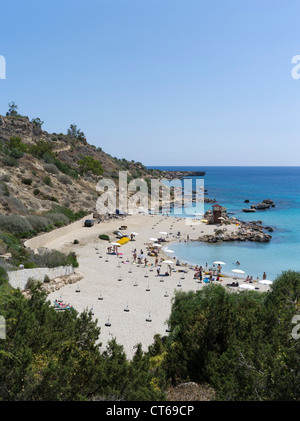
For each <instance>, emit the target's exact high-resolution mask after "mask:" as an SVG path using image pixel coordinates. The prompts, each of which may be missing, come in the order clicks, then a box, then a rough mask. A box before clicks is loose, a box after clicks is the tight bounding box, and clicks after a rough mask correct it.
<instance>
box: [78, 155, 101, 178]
mask: <svg viewBox="0 0 300 421" xmlns="http://www.w3.org/2000/svg"><path fill="white" fill-rule="evenodd" d="M78 165H79V169H80V172H81V174H84V173H86V172H88V171H91V172H92V173H93V174H94V175H102V174H103V168H102V165H101V164H100V162H99V161H97V160H96V159H95V158H93V157H92V156H84V157H83V158H82V159H80V160H79V161H78Z"/></svg>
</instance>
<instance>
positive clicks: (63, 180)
mask: <svg viewBox="0 0 300 421" xmlns="http://www.w3.org/2000/svg"><path fill="white" fill-rule="evenodd" d="M58 181H59V182H60V183H62V184H66V185H68V184H72V180H71V179H70V178H69V177H68V176H66V175H60V176H59V177H58Z"/></svg>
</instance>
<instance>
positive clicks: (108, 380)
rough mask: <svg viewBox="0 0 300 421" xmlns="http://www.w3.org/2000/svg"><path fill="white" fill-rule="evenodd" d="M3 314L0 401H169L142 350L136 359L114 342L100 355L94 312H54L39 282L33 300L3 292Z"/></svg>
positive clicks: (0, 303) (0, 298) (33, 288)
mask: <svg viewBox="0 0 300 421" xmlns="http://www.w3.org/2000/svg"><path fill="white" fill-rule="evenodd" d="M0 314H1V315H2V316H3V317H4V318H5V320H6V340H5V341H0V400H1V401H80V400H86V401H87V400H121V401H123V400H126V401H143V400H149V401H159V400H163V399H165V395H164V394H163V393H162V391H161V390H159V389H157V388H156V387H155V386H154V385H153V375H152V371H151V367H150V361H149V357H148V356H147V355H145V354H144V353H143V352H142V351H141V347H140V346H138V347H137V350H136V353H135V355H134V357H133V359H132V361H128V360H127V359H126V356H125V353H124V350H123V347H122V346H119V345H118V344H117V343H116V341H115V340H112V341H111V342H110V343H109V344H108V346H107V348H106V350H105V351H104V352H102V353H101V351H100V346H101V344H100V343H99V342H98V338H99V335H100V328H99V327H98V326H97V322H96V321H94V320H93V317H92V314H91V312H87V311H85V312H83V313H81V314H78V313H77V311H76V310H69V311H64V312H56V311H55V309H54V307H53V306H52V304H51V303H50V302H49V301H47V297H46V293H43V292H41V291H40V286H39V284H38V285H37V284H36V283H34V282H32V286H31V290H30V297H29V299H26V298H25V297H24V296H23V295H22V293H21V292H20V291H14V292H11V291H7V293H5V294H1V295H0ZM100 339H101V336H100Z"/></svg>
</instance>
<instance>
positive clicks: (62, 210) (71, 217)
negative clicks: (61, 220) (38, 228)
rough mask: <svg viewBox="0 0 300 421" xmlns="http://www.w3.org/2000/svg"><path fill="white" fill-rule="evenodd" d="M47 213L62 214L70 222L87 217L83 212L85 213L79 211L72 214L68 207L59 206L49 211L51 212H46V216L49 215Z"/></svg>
mask: <svg viewBox="0 0 300 421" xmlns="http://www.w3.org/2000/svg"><path fill="white" fill-rule="evenodd" d="M49 213H62V214H63V215H65V216H66V217H67V218H68V219H69V221H71V222H74V221H77V220H78V219H81V218H83V217H84V216H86V215H87V212H85V211H82V210H80V211H78V212H73V211H72V210H71V209H69V208H68V207H66V206H60V205H56V206H53V208H52V209H51V211H48V212H47V214H49ZM47 214H46V215H47Z"/></svg>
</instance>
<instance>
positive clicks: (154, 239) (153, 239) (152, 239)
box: [149, 237, 158, 241]
mask: <svg viewBox="0 0 300 421" xmlns="http://www.w3.org/2000/svg"><path fill="white" fill-rule="evenodd" d="M149 240H151V241H158V239H157V238H153V237H151V238H149Z"/></svg>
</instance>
